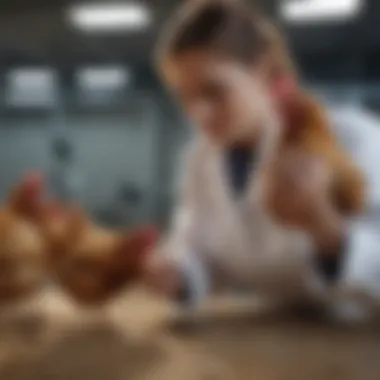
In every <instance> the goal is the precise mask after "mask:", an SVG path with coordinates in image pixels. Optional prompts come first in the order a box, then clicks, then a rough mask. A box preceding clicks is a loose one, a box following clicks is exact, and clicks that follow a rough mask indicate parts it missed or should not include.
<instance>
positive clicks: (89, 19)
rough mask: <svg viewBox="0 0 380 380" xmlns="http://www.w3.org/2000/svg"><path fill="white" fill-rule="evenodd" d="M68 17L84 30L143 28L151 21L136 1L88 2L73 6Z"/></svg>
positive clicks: (146, 12)
mask: <svg viewBox="0 0 380 380" xmlns="http://www.w3.org/2000/svg"><path fill="white" fill-rule="evenodd" d="M69 19H70V21H71V23H72V24H73V25H74V26H75V27H77V28H78V29H81V30H84V31H101V32H112V31H120V30H140V29H144V28H146V27H147V26H148V25H149V24H150V23H151V14H150V12H149V10H148V9H147V8H146V7H145V6H144V5H143V4H138V3H125V4H123V3H121V4H118V3H116V4H88V5H76V6H73V7H72V8H71V9H70V10H69Z"/></svg>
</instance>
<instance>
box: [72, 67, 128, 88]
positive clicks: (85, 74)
mask: <svg viewBox="0 0 380 380" xmlns="http://www.w3.org/2000/svg"><path fill="white" fill-rule="evenodd" d="M77 80H78V85H79V87H80V88H82V89H84V90H86V91H94V90H100V91H104V90H106V91H109V90H118V89H121V88H124V87H126V86H127V85H128V84H129V81H130V73H129V71H128V70H127V69H126V68H124V67H117V66H112V67H86V68H82V69H80V70H79V71H78V72H77Z"/></svg>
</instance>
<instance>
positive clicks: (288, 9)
mask: <svg viewBox="0 0 380 380" xmlns="http://www.w3.org/2000/svg"><path fill="white" fill-rule="evenodd" d="M362 9H363V1H362V0H284V1H283V2H282V3H281V5H280V12H281V16H282V17H283V18H284V19H285V20H286V21H288V22H291V23H309V22H311V23H313V22H322V23H324V22H331V21H333V22H336V21H338V22H341V21H346V20H349V19H352V18H354V17H357V16H358V15H359V13H360V12H361V10H362Z"/></svg>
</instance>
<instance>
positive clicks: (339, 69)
mask: <svg viewBox="0 0 380 380" xmlns="http://www.w3.org/2000/svg"><path fill="white" fill-rule="evenodd" d="M179 3H180V1H175V0H149V1H148V0H144V1H143V0H134V1H129V0H125V1H117V2H113V1H112V0H104V1H96V2H94V1H91V2H83V1H81V2H79V1H75V0H2V1H1V2H0V82H1V86H0V194H1V196H5V194H6V192H7V191H8V190H9V189H10V187H11V186H12V185H13V184H14V183H15V181H17V180H18V179H20V177H21V176H22V175H23V174H24V173H25V172H27V171H28V170H31V169H39V170H43V172H44V173H45V174H46V176H47V178H48V182H49V188H50V191H51V192H52V193H54V194H55V195H57V196H59V197H61V198H65V199H72V200H75V201H78V202H80V203H81V204H83V205H84V207H85V208H86V210H87V211H88V212H90V213H91V214H92V215H93V216H94V217H95V218H97V219H98V220H99V221H100V222H102V223H105V224H109V225H128V224H134V223H141V222H144V221H152V220H153V221H155V222H157V223H159V224H160V225H161V226H165V225H166V223H167V220H168V215H169V213H170V210H171V207H172V205H173V194H174V183H175V177H176V176H175V170H176V167H177V163H178V152H179V150H180V149H181V146H182V144H183V142H184V141H185V140H186V137H187V136H188V134H189V133H190V131H189V128H188V125H187V123H186V120H185V118H184V117H183V116H182V115H181V113H180V111H179V109H178V108H177V106H176V105H175V103H174V102H173V100H172V99H170V96H168V94H167V93H166V92H165V90H164V89H163V88H162V86H161V85H160V83H159V80H158V78H157V77H156V75H155V72H154V67H153V64H152V59H151V58H152V52H153V47H154V43H155V40H156V37H157V34H158V31H159V30H160V28H161V27H162V25H163V23H164V22H165V20H166V19H167V17H168V16H169V15H170V13H171V10H172V9H173V7H175V6H176V5H177V4H179ZM253 3H254V4H257V5H258V6H259V7H261V8H262V9H263V10H264V11H265V12H266V13H267V14H270V15H271V16H272V17H274V18H275V19H276V20H277V21H278V22H279V24H280V25H281V26H282V28H283V30H284V31H285V32H286V34H287V35H288V40H289V43H290V45H291V47H292V50H293V52H294V56H295V58H296V59H297V62H298V65H299V68H300V71H301V73H302V74H303V76H304V78H305V81H306V83H307V85H308V86H310V87H311V88H312V89H314V90H315V91H316V92H317V93H318V94H319V95H321V96H322V97H325V98H326V99H327V100H329V101H335V102H342V101H343V102H349V103H351V104H353V105H355V106H356V105H358V106H363V107H369V108H371V109H372V110H374V111H375V112H377V110H378V109H380V87H379V83H380V38H379V37H380V28H379V24H380V1H379V0H362V1H361V0H302V1H301V0H289V1H286V0H282V1H281V0H277V1H276V0H261V1H259V0H256V1H253Z"/></svg>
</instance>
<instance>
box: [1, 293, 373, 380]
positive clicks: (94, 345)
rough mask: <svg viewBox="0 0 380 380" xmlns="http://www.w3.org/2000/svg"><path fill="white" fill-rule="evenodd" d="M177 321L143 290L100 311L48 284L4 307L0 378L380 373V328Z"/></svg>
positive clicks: (272, 377)
mask: <svg viewBox="0 0 380 380" xmlns="http://www.w3.org/2000/svg"><path fill="white" fill-rule="evenodd" d="M272 317H273V316H272ZM176 318H177V319H176ZM175 321H178V316H177V314H176V312H175V311H173V309H172V307H171V306H170V305H167V304H165V303H164V302H161V301H159V300H155V299H152V298H150V297H147V296H145V295H143V294H142V293H140V292H132V293H131V294H129V295H127V296H125V297H123V298H122V299H121V300H120V301H119V302H117V303H115V304H114V305H112V306H110V307H108V308H106V309H104V310H101V311H98V312H97V313H94V312H92V311H86V312H83V311H81V310H79V309H77V308H75V307H73V305H71V304H70V303H68V302H67V300H65V298H64V297H62V296H60V295H59V294H57V293H56V292H50V291H49V292H46V294H44V295H43V297H42V296H40V297H38V298H37V299H35V300H34V302H31V303H29V304H28V305H23V306H22V307H20V308H18V309H17V310H12V311H11V310H10V309H9V308H8V309H7V310H5V311H4V312H3V313H1V314H0V379H1V380H66V379H67V380H79V379H80V380H87V379H91V380H110V379H112V380H127V379H128V380H129V379H131V380H134V379H136V380H140V379H141V380H142V379H154V380H155V379H157V380H161V379H162V380H171V379H173V380H198V379H199V380H224V379H225V380H229V379H231V380H234V379H236V380H245V379H247V380H248V379H249V380H253V379H255V380H256V379H257V380H261V379H263V380H288V379H289V380H303V379H305V380H314V379H316V380H322V379H323V380H329V379H331V380H340V379H342V380H359V379H360V380H363V379H364V380H372V379H374V380H378V379H379V376H380V337H379V335H380V334H378V333H376V331H375V330H372V331H371V329H363V330H356V329H353V330H351V329H350V330H348V329H344V328H338V327H336V326H335V327H333V326H327V325H325V324H322V323H317V322H310V321H304V320H298V321H296V320H294V319H292V318H290V319H287V318H285V317H278V316H275V317H274V318H270V316H268V317H266V316H265V315H262V316H261V317H260V318H256V316H255V315H250V316H248V314H247V315H246V316H245V318H240V319H239V318H237V317H233V316H232V317H231V316H230V317H226V318H224V319H223V318H219V319H218V318H216V319H213V318H209V320H208V321H207V323H205V322H204V323H198V324H193V325H191V327H189V325H185V326H180V327H178V323H177V324H176V323H174V322H175ZM174 326H175V327H176V328H174ZM185 327H187V328H185Z"/></svg>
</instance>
